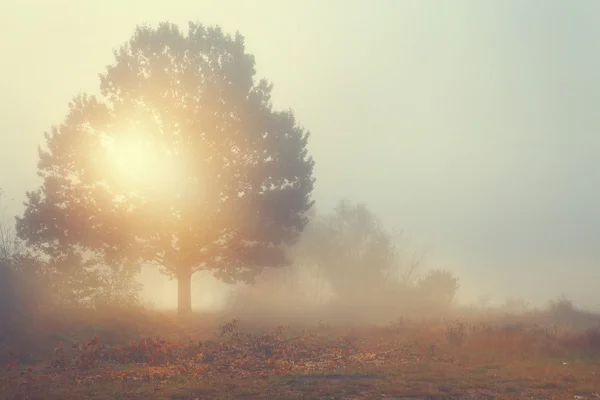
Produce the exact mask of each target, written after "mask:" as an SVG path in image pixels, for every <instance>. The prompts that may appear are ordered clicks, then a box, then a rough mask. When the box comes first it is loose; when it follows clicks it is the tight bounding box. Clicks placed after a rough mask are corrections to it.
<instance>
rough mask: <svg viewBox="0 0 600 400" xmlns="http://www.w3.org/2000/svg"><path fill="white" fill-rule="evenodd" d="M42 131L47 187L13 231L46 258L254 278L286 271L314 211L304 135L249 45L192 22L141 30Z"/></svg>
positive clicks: (181, 274) (182, 294)
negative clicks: (94, 85)
mask: <svg viewBox="0 0 600 400" xmlns="http://www.w3.org/2000/svg"><path fill="white" fill-rule="evenodd" d="M114 56H115V62H114V63H113V64H111V65H109V66H108V67H107V68H106V71H105V72H104V73H102V74H100V94H99V95H98V96H91V95H87V94H80V95H78V96H76V97H75V98H74V99H73V101H72V102H71V103H70V106H69V112H68V115H67V116H66V118H65V120H64V121H63V122H62V123H61V124H59V125H56V126H54V127H53V128H52V129H51V131H50V132H47V133H46V134H45V138H46V148H44V149H40V160H39V164H38V168H39V175H40V176H41V177H42V179H43V183H42V185H41V187H40V188H39V189H38V190H35V191H32V192H29V193H28V194H27V201H26V210H25V213H24V215H23V217H21V218H18V221H17V231H18V234H19V236H20V237H21V238H23V239H25V240H26V241H27V243H28V244H29V245H31V246H35V247H36V248H37V249H39V250H41V251H42V252H43V253H44V254H45V255H46V256H47V257H49V258H53V259H60V258H61V257H66V256H67V255H69V254H72V253H73V252H75V253H77V254H81V255H84V256H85V258H86V260H88V261H90V262H96V263H104V264H108V265H111V266H115V267H122V268H124V269H130V267H134V266H139V265H140V264H141V263H152V264H155V265H157V266H159V267H160V268H161V270H162V271H163V272H164V273H166V274H168V275H169V276H171V277H175V278H177V279H178V282H179V310H180V311H182V312H187V311H189V310H190V309H191V298H190V296H191V295H190V290H191V289H190V285H191V275H192V274H193V273H194V272H195V271H199V270H211V271H213V273H214V274H215V276H217V277H219V278H221V279H223V280H226V281H231V282H233V281H237V280H245V281H248V280H251V279H252V277H253V276H254V275H255V274H256V273H257V272H259V271H260V269H261V268H262V267H265V266H280V265H283V264H285V262H286V257H285V246H287V245H291V244H293V243H294V242H295V241H296V240H297V237H298V235H299V233H300V232H301V231H302V229H303V228H304V226H305V224H306V222H307V218H306V215H305V214H306V212H307V211H308V210H309V209H310V208H311V206H312V204H313V202H312V200H311V193H312V190H313V185H314V177H313V166H314V162H313V160H312V158H311V157H310V156H309V155H308V153H307V149H306V145H307V141H308V138H309V133H308V132H307V131H305V130H304V129H303V128H302V127H301V126H299V125H298V124H297V122H296V119H295V117H294V114H293V112H292V111H276V110H274V109H273V106H272V103H271V99H270V97H271V95H270V94H271V90H272V85H271V84H270V83H268V82H267V81H266V80H258V81H257V80H256V79H255V73H256V72H255V61H254V57H253V56H252V55H250V54H248V53H246V50H245V45H244V38H243V37H242V35H240V34H239V33H237V34H236V35H234V36H233V37H231V36H230V35H227V34H225V33H224V32H223V31H222V30H221V29H220V28H219V27H205V26H203V25H202V24H200V23H190V24H189V27H188V30H187V33H183V32H182V31H180V29H179V28H178V27H177V26H176V25H173V24H170V23H162V24H160V25H159V26H158V27H156V28H152V27H148V26H140V27H138V28H137V29H136V30H135V33H134V34H133V36H132V37H131V39H130V40H129V41H128V42H127V43H125V44H124V45H123V46H121V47H120V48H119V49H118V50H116V51H115V52H114Z"/></svg>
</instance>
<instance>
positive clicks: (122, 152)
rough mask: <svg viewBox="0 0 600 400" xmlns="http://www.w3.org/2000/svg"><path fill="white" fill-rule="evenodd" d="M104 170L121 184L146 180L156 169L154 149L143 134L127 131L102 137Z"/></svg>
mask: <svg viewBox="0 0 600 400" xmlns="http://www.w3.org/2000/svg"><path fill="white" fill-rule="evenodd" d="M103 139H104V140H103V144H104V148H105V150H106V156H107V158H106V172H107V173H109V174H110V175H111V176H112V177H113V178H116V180H117V181H119V183H121V184H131V185H132V184H135V183H141V182H147V181H149V180H150V177H151V176H152V173H153V170H155V169H156V164H157V161H158V160H156V154H155V149H152V146H151V145H150V143H149V142H148V140H145V139H144V137H143V135H141V134H139V133H136V132H127V133H123V134H119V135H114V136H105V137H104V138H103Z"/></svg>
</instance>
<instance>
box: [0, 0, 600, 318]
mask: <svg viewBox="0 0 600 400" xmlns="http://www.w3.org/2000/svg"><path fill="white" fill-rule="evenodd" d="M163 20H168V21H171V22H175V23H178V24H180V25H181V26H185V25H186V24H187V21H188V20H199V21H201V22H203V23H205V24H209V25H212V24H220V25H221V26H222V27H223V29H224V30H226V31H229V32H234V31H235V30H239V31H240V32H241V33H242V34H243V35H244V36H245V37H246V44H247V49H248V51H249V52H251V53H253V54H254V55H255V56H256V61H257V71H258V75H259V76H264V77H266V78H267V79H269V80H271V81H272V82H273V83H274V84H275V89H274V100H275V105H276V106H278V107H281V108H287V107H292V108H293V109H294V110H295V111H296V115H297V118H298V120H299V121H300V122H301V123H302V124H303V125H304V126H305V127H306V128H308V129H309V130H310V131H311V132H312V137H311V142H310V151H311V152H312V154H313V156H314V158H315V160H316V162H317V166H316V177H317V179H318V181H317V187H316V192H315V199H316V200H317V205H318V208H319V209H321V210H328V209H330V208H331V207H332V206H333V205H334V204H335V203H336V202H337V201H338V200H339V199H341V198H348V199H350V200H353V201H357V202H365V203H367V205H369V206H370V207H371V208H372V209H373V210H374V211H375V212H376V213H378V214H379V215H380V216H381V217H382V218H383V219H384V220H385V221H386V222H387V224H388V226H389V227H391V228H395V229H398V230H400V229H402V230H404V231H405V232H406V233H407V234H408V236H409V237H410V238H411V244H412V245H415V246H416V245H424V244H427V245H430V246H431V248H432V250H431V254H430V257H429V263H428V265H429V266H432V267H434V266H435V267H442V268H450V269H452V270H454V271H456V272H457V273H458V274H459V275H460V277H461V281H462V285H463V289H464V290H463V297H464V298H472V297H474V296H477V295H479V294H483V293H490V294H492V295H493V297H494V298H495V299H496V300H497V301H501V300H503V299H504V297H506V296H509V295H514V296H525V297H527V298H530V299H531V300H533V301H534V302H540V301H543V300H546V299H548V298H551V297H555V296H557V295H559V294H560V293H562V292H564V293H565V294H567V295H568V296H569V297H570V298H572V299H573V300H574V301H575V302H576V303H578V304H581V305H585V306H588V307H595V308H600V292H599V293H598V294H596V293H595V292H596V289H597V288H598V286H599V283H600V135H599V133H600V110H597V109H598V108H599V107H600V49H599V48H598V43H600V2H599V1H597V0H589V1H586V0H578V1H567V0H563V1H551V0H538V1H532V0H530V1H526V2H524V1H520V0H515V1H512V0H511V1H509V0H502V1H491V0H489V1H487V0H471V1H458V0H456V1H450V0H448V1H445V2H435V1H422V0H415V1H404V0H387V1H384V0H375V1H367V0H360V1H358V0H357V1H352V0H324V1H323V0H313V1H291V0H283V1H282V0H278V1H271V0H254V1H252V0H239V1H226V0H219V1H217V0H215V1H201V0H190V1H184V0H170V1H148V0H146V1H122V0H121V1H117V0H104V1H102V2H99V1H83V0H79V1H76V0H73V1H65V0H55V1H31V0H4V1H2V3H1V5H0V50H1V54H2V61H1V62H0V93H1V95H0V101H1V104H0V106H1V107H0V132H1V135H0V188H3V189H4V190H5V191H6V192H7V193H8V194H9V196H10V197H12V198H14V199H15V200H14V201H12V202H10V203H9V206H10V211H11V212H13V213H17V212H20V211H21V207H20V203H21V201H22V200H23V196H24V192H25V191H26V190H28V189H32V188H34V187H35V186H36V184H37V177H36V162H37V145H38V144H40V143H41V142H42V139H43V136H42V135H43V132H44V131H45V130H47V129H48V128H49V127H50V126H51V125H52V124H56V123H60V122H61V120H62V118H63V117H64V116H65V113H66V111H67V103H68V102H69V100H70V99H71V97H72V96H73V95H75V94H76V93H77V92H79V91H81V90H84V91H92V92H93V91H96V90H97V88H98V84H99V80H98V78H97V75H98V73H99V72H101V71H103V68H104V67H105V65H107V64H108V63H111V62H112V61H113V59H112V50H113V48H115V47H117V46H119V45H120V44H122V43H123V42H124V41H126V40H128V39H129V37H130V35H131V33H132V32H133V30H134V28H135V26H136V24H138V23H142V22H148V23H152V24H154V23H157V22H159V21H163Z"/></svg>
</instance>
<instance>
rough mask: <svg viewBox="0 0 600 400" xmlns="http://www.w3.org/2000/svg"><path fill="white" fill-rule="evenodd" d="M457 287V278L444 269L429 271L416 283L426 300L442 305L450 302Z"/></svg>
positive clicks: (458, 285) (448, 304)
mask: <svg viewBox="0 0 600 400" xmlns="http://www.w3.org/2000/svg"><path fill="white" fill-rule="evenodd" d="M459 287H460V284H459V282H458V278H457V277H455V276H454V275H453V274H452V273H451V272H449V271H444V270H433V271H431V272H430V273H429V274H428V275H426V276H425V277H424V278H422V279H421V280H419V282H418V284H417V288H418V290H419V292H420V294H421V295H422V296H423V297H424V298H425V299H426V300H429V301H432V302H433V303H434V304H436V305H438V306H442V307H447V306H450V305H451V304H452V302H453V301H454V297H455V296H456V292H457V291H458V288H459Z"/></svg>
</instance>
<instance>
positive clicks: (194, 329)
mask: <svg viewBox="0 0 600 400" xmlns="http://www.w3.org/2000/svg"><path fill="white" fill-rule="evenodd" d="M559 317H560V318H559ZM230 318H231V315H229V314H227V313H213V314H206V313H204V314H199V313H196V314H194V316H193V317H192V318H190V319H189V320H187V321H185V322H182V321H180V320H178V319H177V318H176V316H175V314H172V313H167V312H165V313H159V312H157V311H150V310H143V309H135V310H123V309H112V310H104V311H103V312H90V311H87V312H86V311H84V310H79V311H75V310H74V311H73V312H71V313H67V314H65V313H62V314H61V315H60V317H59V316H46V317H45V318H40V319H39V320H38V321H36V323H35V328H34V329H30V330H29V331H28V332H29V333H25V332H23V334H21V335H15V333H16V332H13V336H12V338H11V337H5V338H4V339H3V342H2V357H3V358H2V362H3V363H4V365H5V366H4V368H3V372H2V375H1V377H0V393H2V396H1V398H2V399H7V400H8V399H10V400H16V399H22V400H25V399H29V400H37V399H39V400H41V399H44V400H48V399H50V400H53V399H57V400H58V399H64V400H69V399H180V400H184V399H190V400H192V399H194V400H196V399H242V398H264V399H430V400H433V399H436V400H441V399H594V398H600V329H599V326H600V325H598V321H600V319H599V318H598V316H595V315H593V314H588V313H584V312H581V311H578V310H575V309H572V310H570V311H567V312H565V311H564V310H563V312H562V314H560V315H559V314H558V313H557V310H556V309H554V310H538V311H530V312H526V313H522V314H519V315H516V314H508V313H505V312H499V311H489V312H484V311H481V310H479V311H473V310H462V311H459V310H455V311H453V312H452V313H450V314H448V315H446V316H443V317H439V316H438V317H419V316H417V315H413V316H410V317H399V318H397V319H395V320H393V321H391V322H388V323H377V324H373V323H367V322H364V321H362V322H361V321H354V322H341V321H339V320H336V322H334V323H328V322H327V321H326V320H316V318H313V319H312V321H311V319H309V318H305V319H302V320H299V319H297V318H296V319H295V320H294V319H292V318H289V319H288V320H287V321H286V320H285V318H284V321H282V322H283V323H281V324H277V323H276V322H275V321H274V320H273V319H271V320H268V319H262V320H259V319H256V318H252V319H248V320H245V319H244V318H243V316H242V317H241V318H239V319H237V318H231V319H230ZM33 332H35V333H33Z"/></svg>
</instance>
